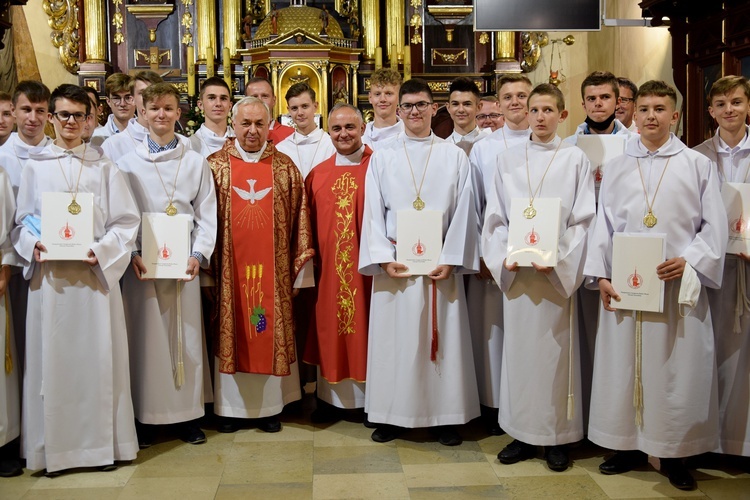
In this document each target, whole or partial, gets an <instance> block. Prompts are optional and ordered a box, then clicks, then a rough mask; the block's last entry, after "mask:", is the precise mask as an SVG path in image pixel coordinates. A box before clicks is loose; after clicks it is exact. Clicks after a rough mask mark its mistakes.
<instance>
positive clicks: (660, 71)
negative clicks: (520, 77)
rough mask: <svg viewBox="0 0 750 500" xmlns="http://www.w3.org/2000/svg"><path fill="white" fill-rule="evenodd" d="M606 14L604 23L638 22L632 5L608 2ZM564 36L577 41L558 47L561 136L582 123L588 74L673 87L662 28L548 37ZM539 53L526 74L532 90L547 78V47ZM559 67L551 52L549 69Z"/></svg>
mask: <svg viewBox="0 0 750 500" xmlns="http://www.w3.org/2000/svg"><path fill="white" fill-rule="evenodd" d="M607 9H608V12H607V17H608V18H616V19H639V18H640V17H641V9H640V7H638V4H637V2H633V1H628V0H609V1H608V2H607ZM569 34H570V35H573V36H574V37H575V38H576V42H575V44H573V45H571V46H566V45H562V46H561V56H562V66H563V73H564V74H565V75H566V77H567V81H566V82H564V83H562V84H561V85H560V90H562V92H563V94H564V95H565V104H566V107H567V108H568V110H569V116H568V119H567V120H566V121H565V122H564V123H563V124H562V125H560V127H559V129H558V134H559V135H560V136H561V137H566V136H568V135H571V134H573V132H575V129H576V127H577V126H578V124H580V123H582V122H583V121H584V120H585V119H586V114H585V113H584V112H583V107H582V106H581V83H582V82H583V79H584V78H586V75H588V74H589V73H591V72H592V71H596V70H607V71H611V72H613V73H614V74H615V75H617V76H626V77H628V78H630V79H631V80H633V81H634V82H635V84H636V85H640V84H642V83H644V82H646V81H648V80H654V79H658V80H664V81H666V82H667V83H669V84H670V85H673V86H674V79H673V77H672V38H671V36H670V34H669V30H668V29H666V28H645V27H644V28H636V27H602V30H601V31H599V32H588V33H587V32H571V33H566V32H553V31H550V32H549V36H550V39H553V38H564V37H565V36H566V35H569ZM542 54H543V56H542V62H541V63H540V64H539V65H538V66H537V68H536V69H535V70H534V71H532V72H531V73H529V74H528V76H529V78H530V79H531V81H532V82H533V83H534V84H535V85H536V84H538V83H544V82H546V81H547V79H548V78H549V69H550V68H549V61H550V57H551V54H552V44H550V45H548V46H546V47H544V48H543V49H542ZM558 66H559V64H558V59H557V48H555V58H554V63H553V68H555V69H556V68H557V67H558ZM678 94H679V93H678ZM680 101H681V98H680ZM679 106H680V102H678V108H679Z"/></svg>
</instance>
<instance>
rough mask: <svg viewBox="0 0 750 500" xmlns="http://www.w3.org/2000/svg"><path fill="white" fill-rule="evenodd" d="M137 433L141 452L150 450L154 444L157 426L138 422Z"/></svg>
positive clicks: (136, 425) (136, 423) (136, 424)
mask: <svg viewBox="0 0 750 500" xmlns="http://www.w3.org/2000/svg"><path fill="white" fill-rule="evenodd" d="M135 432H136V434H137V435H138V448H140V449H141V450H144V449H146V448H150V447H151V445H153V444H154V437H155V436H156V426H155V425H149V424H142V423H140V422H139V421H137V420H136V421H135Z"/></svg>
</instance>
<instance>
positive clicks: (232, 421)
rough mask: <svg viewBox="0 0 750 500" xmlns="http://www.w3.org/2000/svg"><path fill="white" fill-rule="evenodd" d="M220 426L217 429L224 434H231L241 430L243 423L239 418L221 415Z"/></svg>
mask: <svg viewBox="0 0 750 500" xmlns="http://www.w3.org/2000/svg"><path fill="white" fill-rule="evenodd" d="M219 418H220V420H219V427H218V428H217V430H218V431H219V432H221V433H224V434H231V433H233V432H237V431H238V430H240V426H241V424H242V422H241V420H240V419H239V418H232V417H219Z"/></svg>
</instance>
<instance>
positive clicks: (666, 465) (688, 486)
mask: <svg viewBox="0 0 750 500" xmlns="http://www.w3.org/2000/svg"><path fill="white" fill-rule="evenodd" d="M659 460H660V461H661V468H662V470H663V471H664V472H665V473H666V474H667V477H668V478H669V483H670V484H671V485H672V486H674V487H675V488H677V489H678V490H685V491H691V490H694V489H695V488H696V485H695V479H694V478H693V475H692V474H690V471H688V470H687V467H685V464H683V463H682V459H680V458H661V459H659Z"/></svg>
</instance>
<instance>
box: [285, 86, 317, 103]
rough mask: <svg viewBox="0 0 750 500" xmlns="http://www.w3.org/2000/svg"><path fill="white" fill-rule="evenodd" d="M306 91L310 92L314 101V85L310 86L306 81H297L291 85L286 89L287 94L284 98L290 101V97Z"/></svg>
mask: <svg viewBox="0 0 750 500" xmlns="http://www.w3.org/2000/svg"><path fill="white" fill-rule="evenodd" d="M305 92H307V93H308V94H310V99H312V100H313V102H315V91H314V90H313V89H312V87H310V86H309V85H308V84H306V83H305V82H300V83H295V84H294V85H292V86H291V87H289V90H287V91H286V95H285V96H284V99H286V100H287V102H289V99H291V98H293V97H299V96H301V95H302V94H304V93H305Z"/></svg>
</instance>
